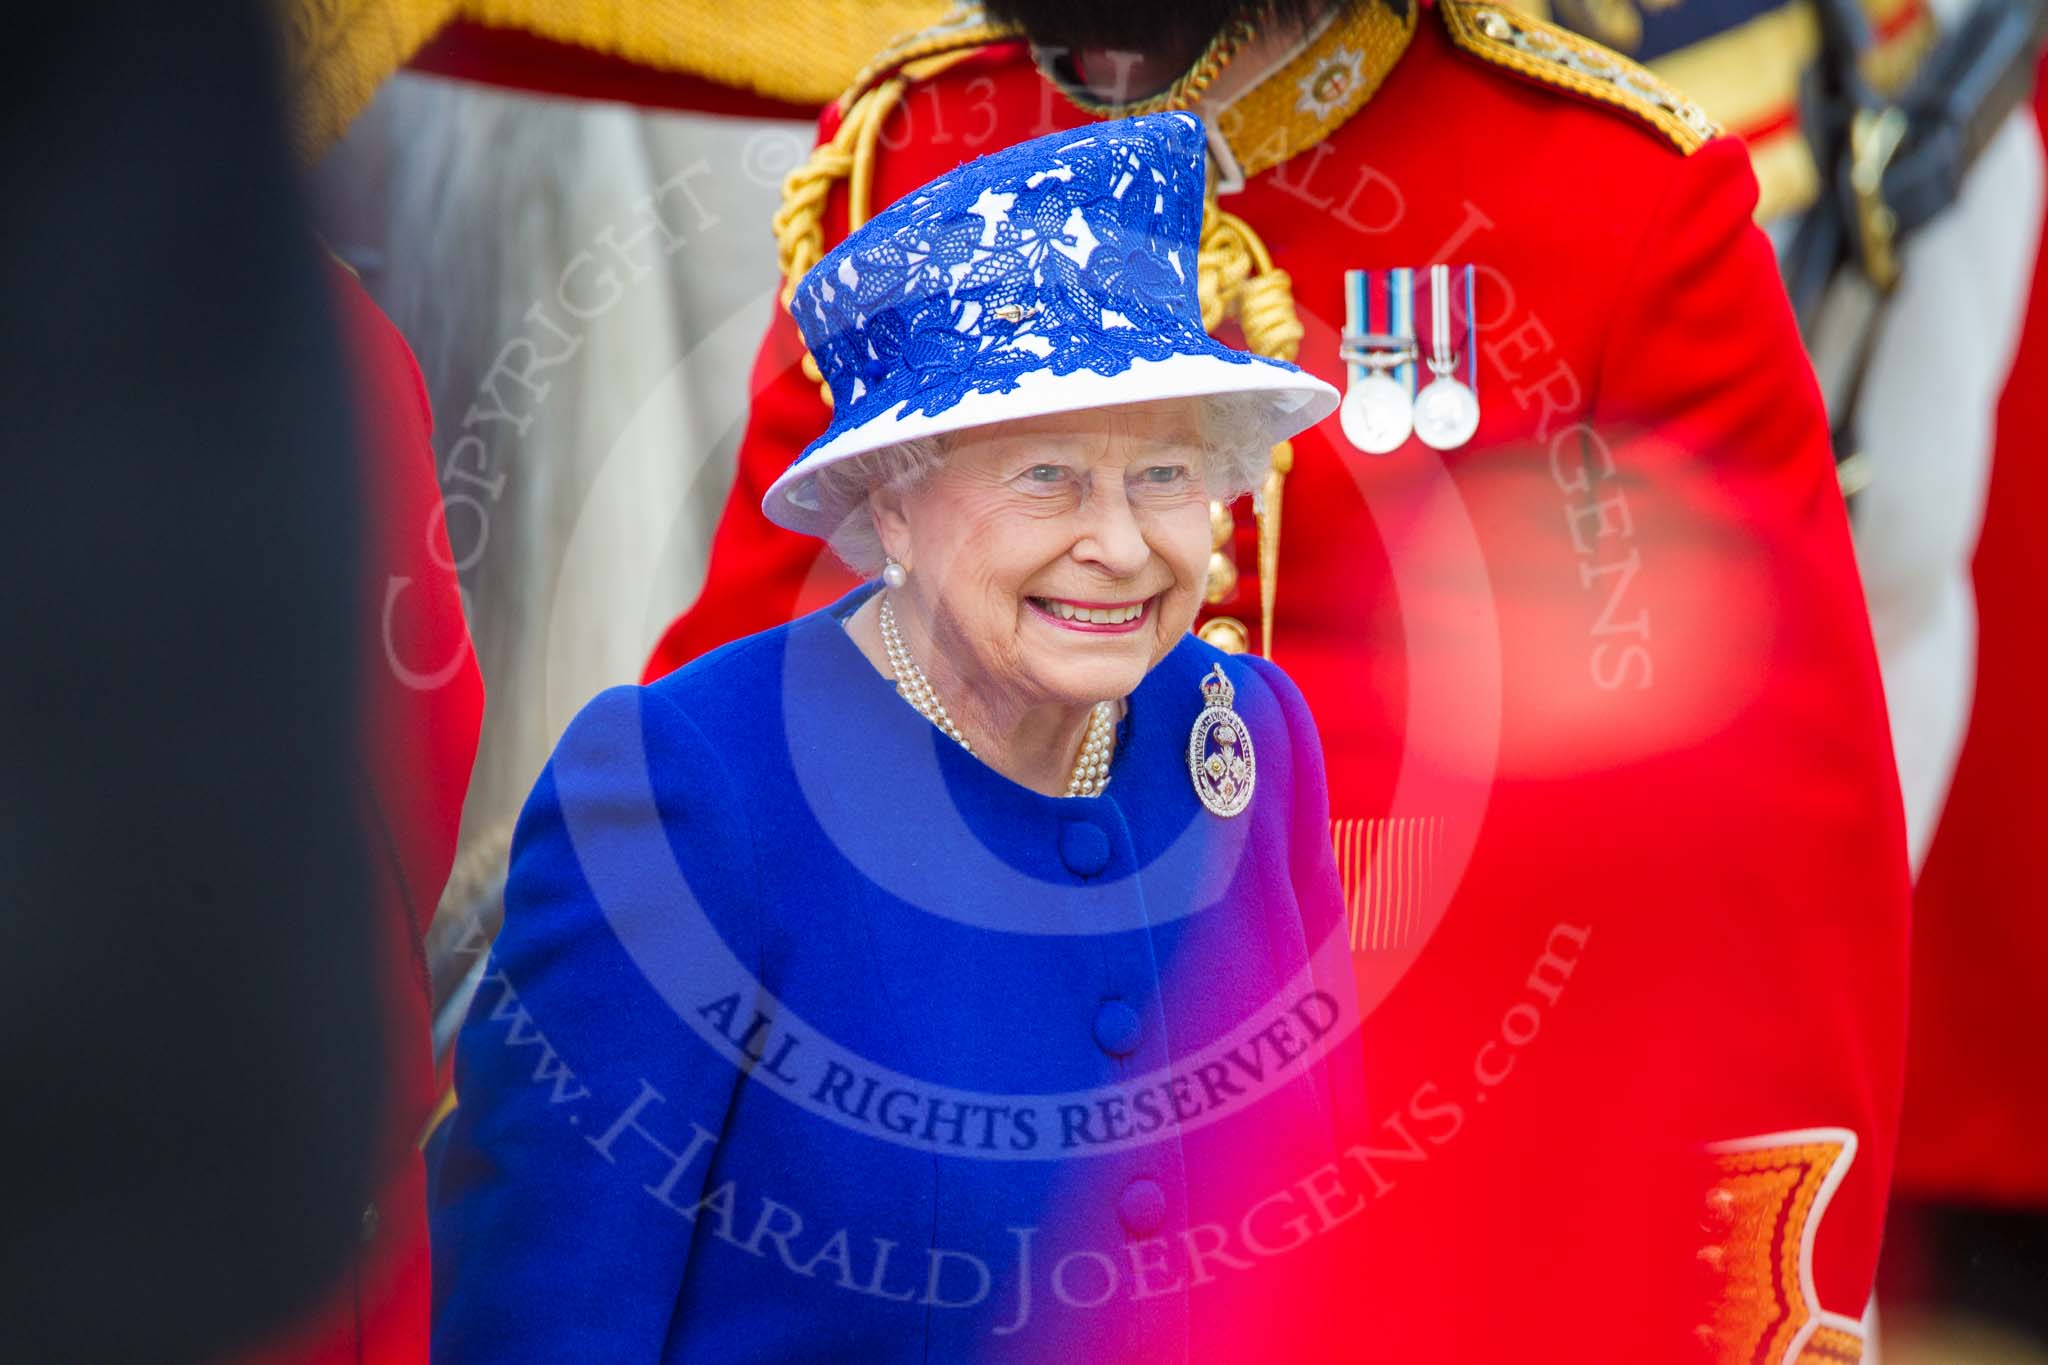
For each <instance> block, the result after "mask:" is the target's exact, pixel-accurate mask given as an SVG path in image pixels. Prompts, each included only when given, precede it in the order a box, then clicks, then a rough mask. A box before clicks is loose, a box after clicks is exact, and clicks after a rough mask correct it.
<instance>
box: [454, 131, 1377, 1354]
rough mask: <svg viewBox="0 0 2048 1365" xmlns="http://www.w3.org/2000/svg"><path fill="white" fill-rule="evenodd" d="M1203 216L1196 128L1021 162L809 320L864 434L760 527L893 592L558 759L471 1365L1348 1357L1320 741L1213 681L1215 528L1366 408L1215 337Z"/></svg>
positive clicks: (1346, 1195) (473, 1307)
mask: <svg viewBox="0 0 2048 1365" xmlns="http://www.w3.org/2000/svg"><path fill="white" fill-rule="evenodd" d="M1203 166H1204V139H1203V136H1202V131H1201V128H1200V125H1199V124H1198V123H1197V122H1196V121H1195V120H1194V119H1193V118H1192V117H1190V116H1188V115H1184V114H1167V115H1157V116H1152V117H1147V118H1140V119H1132V120H1127V121H1124V122H1121V123H1110V124H1104V125H1101V126H1099V127H1096V128H1094V129H1092V130H1088V131H1086V132H1082V133H1073V134H1062V135H1058V136H1056V137H1053V138H1047V139H1041V140H1039V141H1037V142H1032V143H1027V144H1024V145H1022V146H1020V147H1016V148H1012V149H1009V150H1007V151H1004V152H999V153H997V154H995V155H992V156H989V157H985V158H982V159H981V160H979V161H975V162H972V163H969V164H968V165H966V166H963V167H962V168H961V169H960V170H959V171H957V172H956V173H955V174H953V175H951V176H948V177H946V178H945V179H942V180H940V181H937V182H934V183H933V184H932V185H930V186H927V187H926V188H925V189H923V190H921V191H919V192H917V193H915V194H913V195H911V196H909V197H908V198H906V199H904V200H902V201H900V202H899V203H897V204H896V205H894V206H892V207H891V208H889V209H888V210H886V211H885V212H883V213H882V214H880V215H878V216H877V217H876V218H874V219H873V220H872V221H871V222H869V223H868V224H866V225H865V226H864V227H862V228H861V229H860V230H859V231H857V232H855V233H854V234H853V235H852V236H851V237H850V238H849V239H848V240H847V241H846V242H845V243H844V244H842V245H841V246H840V247H839V248H838V249H836V250H835V251H834V252H832V253H831V254H830V255H828V256H827V257H826V258H825V259H824V260H823V261H822V262H821V263H820V264H819V265H818V266H817V267H816V268H815V269H814V270H813V271H811V272H810V274H809V275H807V276H806V277H805V278H804V280H803V281H802V282H801V284H800V286H799V288H798V289H797V291H796V293H795V296H794V299H793V301H792V311H793V312H794V314H795V316H796V318H797V321H798V322H799V324H800V325H801V327H802V328H803V331H804V334H805V339H806V341H807V342H808V343H809V345H810V347H811V349H812V352H813V354H814V355H815V356H816V357H817V360H818V363H819V366H820V369H821V372H822V373H823V374H824V375H825V377H826V379H827V381H828V382H829V383H830V385H831V388H832V395H833V400H834V402H833V419H832V425H831V427H830V429H829V430H827V431H826V432H825V433H824V435H823V436H821V437H820V438H819V439H818V441H817V442H816V443H814V444H813V445H812V446H811V447H810V449H808V450H807V451H806V452H805V453H804V456H803V457H802V458H801V459H800V460H799V461H797V463H796V464H794V465H793V466H792V467H791V468H790V469H789V471H788V472H787V473H786V474H785V475H784V476H783V477H782V478H781V479H780V480H778V481H777V482H776V484H775V485H774V486H773V487H772V488H771V489H770V490H769V491H768V494H767V496H766V500H765V507H766V510H767V511H768V513H769V514H770V515H771V516H772V517H774V518H775V519H776V520H778V521H779V522H781V523H782V524H784V525H786V526H789V527H792V528H795V529H799V530H803V531H807V532H810V533H813V534H816V535H819V536H821V537H824V538H827V539H829V540H830V542H831V544H832V546H833V547H834V549H835V550H836V551H837V552H838V553H839V554H840V555H841V557H843V558H844V559H845V560H846V561H847V562H848V563H850V564H852V565H853V566H854V567H855V568H856V569H859V570H862V571H865V572H866V573H868V574H873V575H876V576H878V578H879V581H878V582H871V583H870V584H869V585H868V586H867V587H864V588H862V589H860V590H857V591H856V592H854V593H852V594H850V595H849V596H848V597H847V598H845V599H844V600H842V601H840V602H839V603H837V604H835V605H833V606H831V607H828V608H826V609H824V610H822V611H818V612H815V613H813V614H811V615H809V616H805V617H802V618H800V619H798V620H796V621H794V622H791V623H790V624H789V625H787V626H785V627H782V628H780V629H778V630H774V631H770V632H767V633H765V634H762V635H758V636H754V637H752V638H750V639H746V640H741V641H738V642H736V643H734V644H732V645H730V646H728V647H726V648H724V649H722V650H719V651H717V652H715V653H713V654H711V655H708V656H706V657H704V658H702V659H700V660H698V661H696V662H695V663H693V664H691V665H689V666H688V667H686V668H683V669H681V670H679V671H678V672H676V673H674V674H672V675H670V676H669V677H667V678H664V679H662V680H661V681H659V682H657V683H654V684H651V685H649V686H647V687H644V688H618V689H614V690H613V691H611V692H607V693H605V694H604V695H602V696H600V697H599V698H597V699H596V700H595V701H593V702H592V703H591V704H590V705H589V706H588V707H587V708H586V709H585V710H584V711H583V713H582V714H581V715H579V716H578V717H577V718H576V720H575V721H574V723H573V724H572V725H571V726H570V727H569V729H568V731H567V732H566V733H565V734H564V735H563V737H562V740H561V742H560V744H559V745H558V747H557V749H556V752H555V755H554V757H553V758H552V759H551V761H550V763H549V765H548V768H547V771H546V772H544V773H543V774H542V776H541V779H540V781H539V783H538V784H537V785H536V786H535V788H534V791H533V795H532V797H531V798H530V800H529V801H528V804H527V808H526V810H525V812H524V814H523V815H522V817H521V821H520V825H519V829H518V833H517V835H516V837H515V841H514V848H513V857H512V871H511V879H510V882H509V884H508V887H507V892H506V913H505V925H504V929H503V931H502V932H501V934H500V936H499V938H498V941H497V943H496V944H495V945H494V947H493V950H492V961H491V965H490V970H489V972H488V973H487V974H486V975H485V977H484V979H483V983H482V985H481V986H480V987H479V991H478V996H477V999H476V1003H475V1005H474V1006H473V1007H472V1011H471V1014H470V1017H469V1020H468V1022H467V1023H466V1025H465V1026H464V1029H463V1032H462V1035H461V1038H460V1040H459V1043H458V1047H457V1053H456V1087H457V1092H458V1095H459V1097H460V1104H459V1106H458V1108H457V1110H456V1112H455V1114H454V1116H453V1118H452V1119H451V1120H450V1121H449V1123H448V1125H447V1126H446V1127H445V1128H444V1130H443V1132H444V1136H445V1142H443V1143H442V1144H441V1146H440V1149H439V1155H438V1160H437V1162H436V1164H435V1166H434V1169H433V1172H432V1176H433V1190H432V1205H433V1209H434V1222H433V1233H434V1256H435V1266H434V1284H435V1294H436V1304H435V1324H434V1352H435V1358H436V1359H437V1360H440V1361H471V1360H474V1361H492V1362H500V1361H512V1360H534V1361H550V1362H554V1361H595V1360H606V1361H614V1360H616V1361H675V1362H680V1361H719V1362H729V1361H735V1360H798V1359H818V1360H859V1361H899V1360H901V1361H908V1360H918V1361H924V1360H979V1359H996V1358H1000V1359H1024V1360H1041V1359H1062V1360H1088V1361H1097V1360H1144V1361H1155V1360H1159V1361H1165V1360H1186V1359H1216V1360H1243V1359H1250V1358H1254V1357H1261V1358H1270V1357H1271V1356H1272V1355H1273V1353H1274V1352H1275V1351H1276V1350H1279V1349H1283V1348H1287V1349H1299V1350H1302V1351H1304V1352H1306V1353H1307V1356H1306V1358H1320V1355H1319V1353H1318V1348H1317V1347H1316V1346H1315V1345H1314V1343H1315V1342H1316V1340H1317V1339H1318V1338H1319V1337H1320V1335H1321V1334H1322V1333H1323V1332H1324V1331H1325V1329H1328V1330H1330V1331H1331V1332H1332V1333H1333V1334H1336V1333H1339V1332H1340V1331H1341V1320H1340V1318H1339V1316H1338V1314H1337V1313H1336V1312H1335V1311H1333V1305H1332V1304H1331V1303H1330V1302H1329V1300H1328V1299H1327V1298H1326V1297H1325V1293H1326V1291H1327V1290H1328V1289H1329V1286H1330V1283H1331V1282H1330V1280H1329V1278H1328V1272H1329V1271H1330V1270H1331V1269H1332V1258H1331V1255H1330V1252H1331V1249H1332V1248H1334V1247H1335V1246H1337V1245H1338V1244H1339V1243H1340V1238H1341V1237H1342V1236H1345V1235H1348V1232H1344V1231H1340V1226H1341V1225H1344V1224H1347V1223H1349V1221H1350V1219H1351V1217H1352V1215H1354V1214H1355V1213H1356V1212H1357V1211H1358V1210H1359V1209H1360V1208H1362V1207H1363V1205H1362V1202H1361V1200H1360V1198H1359V1196H1358V1194H1357V1193H1356V1190H1355V1189H1354V1188H1352V1186H1351V1185H1349V1184H1347V1172H1346V1170H1345V1169H1344V1165H1343V1162H1344V1160H1345V1158H1344V1155H1343V1153H1344V1150H1345V1135H1346V1132H1347V1130H1348V1128H1349V1127H1350V1126H1351V1125H1355V1124H1357V1123H1358V1122H1359V1115H1360V1111H1361V1107H1362V1106H1361V1105H1360V1102H1359V1097H1358V1093H1357V1092H1358V1089H1359V1086H1360V1083H1361V1077H1360V1075H1359V1061H1358V1057H1357V1054H1356V1052H1355V1049H1348V1048H1347V1039H1348V1037H1349V1036H1350V1034H1351V1032H1352V1030H1353V1029H1354V1028H1355V1025H1356V1022H1357V1021H1356V1017H1355V1005H1354V1003H1353V999H1352V994H1351V990H1350V969H1349V961H1348V957H1347V955H1346V953H1345V940H1344V935H1343V933H1342V908H1341V898H1340V894H1339V891H1338V889H1337V882H1336V877H1335V872H1334V867H1333V859H1332V855H1331V849H1330V844H1329V836H1328V827H1327V810H1326V801H1325V796H1324V792H1323V773H1322V761H1321V757H1320V754H1319V751H1318V747H1317V741H1316V735H1315V728H1314V725H1313V723H1312V722H1311V720H1310V717H1309V715H1308V713H1307V711H1306V709H1305V707H1304V706H1303V704H1302V701H1301V698H1300V695H1299V694H1298V693H1297V692H1296V691H1295V689H1294V688H1293V686H1292V685H1291V684H1290V683H1289V682H1288V681H1287V679H1286V678H1285V676H1284V675H1282V674H1281V673H1280V672H1279V671H1278V670H1277V669H1275V668H1273V667H1272V666H1271V665H1270V664H1267V663H1265V662H1264V661H1261V660H1256V659H1251V658H1247V657H1227V656H1225V655H1223V654H1220V653H1218V652H1217V651H1216V650H1214V649H1212V648H1210V647H1209V646H1207V645H1205V644H1203V643H1201V642H1199V641H1197V640H1195V639H1194V638H1193V637H1191V636H1190V635H1189V634H1188V630H1189V627H1190V625H1191V624H1192V622H1193V620H1194V617H1195V611H1196V607H1197V603H1198V601H1199V597H1200V590H1201V585H1202V583H1203V581H1204V575H1205V570H1206V565H1207V559H1208V551H1209V545H1210V514H1209V503H1210V501H1211V500H1212V499H1223V500H1227V499H1230V498H1233V497H1235V496H1237V495H1239V494H1241V493H1242V492H1244V491H1245V490H1246V489H1247V488H1249V487H1252V486H1254V484H1255V483H1256V481H1257V480H1258V478H1259V477H1260V476H1261V474H1262V473H1263V470H1264V468H1265V461H1266V459H1267V452H1268V450H1269V448H1270V447H1271V445H1272V444H1273V443H1274V442H1275V441H1277V440H1280V439H1284V438H1285V437H1287V436H1289V435H1291V434H1293V433H1294V432H1296V431H1298V430H1300V429H1301V428H1302V427H1304V426H1305V425H1307V424H1308V423H1310V422H1312V421H1315V420H1318V419H1320V418H1321V417H1323V416H1326V415H1327V414H1328V413H1329V412H1330V411H1331V409H1332V408H1333V407H1334V406H1335V399H1336V395H1335V393H1334V392H1333V391H1332V390H1330V389H1329V388H1328V386H1326V385H1324V384H1322V383H1321V382H1320V381H1318V380H1315V379H1313V378H1311V377H1309V376H1307V375H1304V374H1302V373H1301V372H1299V371H1298V370H1295V369H1294V368H1293V367H1291V366H1286V365H1281V364H1277V363H1272V362H1266V361H1262V360H1257V359H1254V358H1252V357H1248V356H1246V355H1244V354H1242V353H1239V352H1236V351H1233V350H1230V349H1229V348H1227V347H1224V346H1222V345H1220V344H1219V343H1217V342H1215V341H1213V340H1211V339H1210V338H1209V337H1208V336H1207V335H1206V334H1205V333H1204V332H1203V330H1202V327H1201V323H1200V315H1199V309H1198V307H1197V304H1196V299H1195V290H1194V282H1193V262H1194V260H1195V247H1196V235H1197V232H1198V229H1199V226H1200V221H1201V213H1202V202H1203V183H1202V178H1203ZM1290 1337H1292V1338H1295V1340H1292V1341H1290V1340H1289V1338H1290Z"/></svg>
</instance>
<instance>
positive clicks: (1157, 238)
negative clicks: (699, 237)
mask: <svg viewBox="0 0 2048 1365" xmlns="http://www.w3.org/2000/svg"><path fill="white" fill-rule="evenodd" d="M1206 154H1207V144H1206V142H1205V140H1204V138H1203V133H1202V125H1201V122H1200V120H1198V119H1196V118H1195V117H1194V116H1193V115H1191V114H1185V113H1167V114H1152V115H1147V116H1145V117H1142V118H1134V119H1125V120H1122V121H1119V122H1116V123H1106V124H1101V125H1098V126H1096V127H1094V128H1089V129H1083V130H1076V131H1074V132H1067V133H1058V134H1055V135H1053V136H1051V137H1043V138H1038V139H1036V140H1034V141H1031V142H1025V143H1020V144H1019V145H1017V146H1015V147H1011V148H1008V149H1006V150H1004V151H1000V152H996V153H992V154H991V155H989V156H986V157H982V158H980V159H979V160H977V161H974V162H970V163H969V164H967V165H965V166H963V167H961V168H960V169H959V170H957V171H955V172H953V173H952V174H951V175H947V176H944V177H942V178H940V179H938V180H935V181H933V182H932V183H931V184H929V185H926V186H925V187H924V188H923V189H921V190H919V191H917V192H916V193H914V194H911V195H909V196H907V197H905V198H904V199H901V200H899V201H897V202H896V203H895V204H893V205H891V206H890V207H889V208H888V209H886V210H884V211H883V212H882V213H880V214H877V215H876V216H875V217H874V218H873V219H871V220H869V221H868V223H867V224H866V225H865V226H863V227H862V228H861V229H860V230H859V231H858V232H856V233H854V234H853V235H852V236H851V237H849V238H848V239H847V240H846V241H845V242H843V243H841V244H840V246H839V247H838V248H836V249H835V250H833V251H832V252H831V253H830V254H828V255H827V256H826V257H825V258H824V259H823V260H822V261H820V262H819V263H818V264H817V266H816V267H814V268H813V269H812V270H811V272H810V273H809V274H807V275H805V276H804V278H803V280H802V281H801V283H800V284H799V285H798V287H797V291H796V294H795V297H794V298H793V299H792V300H791V312H792V313H793V314H794V315H795V317H796V321H797V325H798V326H799V327H800V328H801V329H802V331H803V334H804V339H805V341H806V342H807V343H808V344H809V346H810V349H811V354H812V355H813V356H815V357H816V358H817V362H818V367H819V370H820V372H821V373H822V374H823V375H824V376H825V381H826V383H828V384H829V385H830V386H831V388H832V398H833V429H834V430H835V431H843V430H848V429H851V428H854V427H858V426H861V425H863V424H864V423H866V422H868V421H869V420H871V419H873V418H875V417H878V416H880V415H882V414H884V413H886V412H889V411H890V410H892V409H893V408H895V407H896V405H897V404H899V403H905V404H908V407H907V408H906V409H905V411H906V413H908V412H918V413H922V414H924V415H926V416H936V415H937V414H939V413H941V412H944V411H945V410H946V409H948V408H950V407H952V406H953V405H954V404H956V403H958V402H959V401H960V400H961V399H962V398H964V397H966V396H967V395H968V394H969V393H978V394H995V393H1007V392H1009V391H1011V390H1012V389H1014V388H1015V387H1016V386H1017V382H1018V380H1019V379H1020V378H1021V377H1022V376H1023V375H1025V374H1027V373H1031V372H1033V371H1038V370H1046V371H1050V372H1051V373H1053V374H1059V375H1066V374H1073V373H1075V372H1077V371H1079V370H1083V369H1086V370H1092V371H1094V372H1095V373H1097V374H1100V375H1105V376H1113V375H1118V374H1121V373H1123V372H1124V371H1125V370H1128V369H1129V368H1130V366H1131V364H1132V362H1133V361H1136V360H1140V359H1144V360H1160V359H1164V358H1165V357H1167V356H1170V355H1175V354H1183V353H1189V352H1195V353H1200V354H1203V355H1210V356H1216V357H1218V358H1220V359H1224V360H1229V361H1233V362H1237V363H1240V364H1250V363H1251V357H1249V356H1248V355H1245V354H1244V353H1242V352H1239V351H1236V350H1233V349H1231V348H1230V347H1227V346H1223V345H1221V344H1219V343H1217V342H1215V341H1214V340H1212V339H1211V338H1210V337H1209V335H1208V333H1207V332H1206V331H1205V330H1204V329H1203V327H1202V313H1201V304H1200V301H1199V299H1198V297H1197V294H1196V287H1195V270H1196V255H1197V251H1198V249H1199V245H1200V234H1201V227H1202V200H1203V179H1204V168H1205V165H1206Z"/></svg>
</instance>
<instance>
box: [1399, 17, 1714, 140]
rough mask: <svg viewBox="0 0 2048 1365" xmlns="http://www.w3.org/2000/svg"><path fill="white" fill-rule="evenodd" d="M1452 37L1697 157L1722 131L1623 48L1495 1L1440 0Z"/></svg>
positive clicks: (1483, 56) (1487, 57)
mask: <svg viewBox="0 0 2048 1365" xmlns="http://www.w3.org/2000/svg"><path fill="white" fill-rule="evenodd" d="M1436 8H1437V12H1438V13H1439V14H1441V15H1442V16H1443V21H1444V28H1445V29H1446V30H1448V31H1449V33H1450V35H1451V41H1452V42H1454V43H1456V44H1457V45H1458V46H1459V47H1462V48H1464V49H1465V50H1466V51H1467V52H1469V53H1471V54H1472V55H1473V56H1475V57H1477V58H1479V59H1480V60H1481V61H1485V62H1491V63H1493V64H1494V65H1495V66H1502V67H1506V68H1507V69H1508V70H1510V71H1512V72H1514V73H1515V74H1517V75H1519V76H1524V77H1526V78H1528V79H1529V80H1532V81H1537V82H1540V83H1542V84H1544V85H1549V86H1554V87H1556V88H1557V89H1560V90H1568V91H1570V92H1571V93H1573V94H1575V95H1578V96H1581V97H1582V98H1585V99H1589V100H1593V101H1596V102H1597V103H1600V104H1605V105H1608V106H1610V107H1611V108H1615V109H1619V110H1621V111H1622V112H1624V113H1627V114H1632V115H1634V116H1635V117H1636V119H1637V120H1639V121H1640V122H1642V123H1646V124H1648V125H1649V126H1650V127H1652V128H1654V129H1655V130H1656V131H1657V132H1659V133H1661V134H1663V136H1664V137H1665V139H1666V140H1667V141H1669V142H1670V143H1671V144H1672V145H1673V146H1675V147H1677V148H1678V150H1679V151H1681V152H1684V153H1685V154H1686V155H1688V156H1690V155H1692V153H1694V152H1695V151H1698V150H1699V148H1700V147H1701V145H1702V144H1704V143H1706V142H1707V141H1708V140H1710V139H1712V138H1715V137H1719V136H1720V134H1721V129H1720V126H1719V125H1718V124H1716V123H1715V122H1714V121H1713V120H1712V119H1710V118H1708V117H1707V114H1706V111H1705V110H1703V109H1701V108H1700V107H1699V106H1698V105H1697V104H1694V103H1693V102H1692V101H1691V100H1689V99H1687V98H1686V97H1685V96H1683V95H1681V94H1679V93H1678V91H1676V90H1674V89H1672V88H1671V87H1670V86H1668V85H1666V84H1665V83H1664V82H1663V81H1661V80H1659V79H1658V78H1657V77H1655V76H1653V75H1651V74H1650V72H1648V71H1647V70H1645V69H1644V68H1643V67H1641V66H1638V65H1637V64H1636V63H1634V62H1632V61H1630V60H1629V59H1628V58H1626V57H1624V56H1622V55H1621V54H1620V53H1618V52H1614V51H1612V50H1610V49H1608V48H1604V47H1602V46H1600V44H1598V43H1596V42H1594V41H1592V40H1591V39H1590V38H1582V37H1580V36H1579V35H1578V34H1576V33H1573V32H1571V31H1570V30H1569V29H1563V28H1559V27H1558V26H1557V25H1555V24H1550V23H1545V22H1544V21H1543V20H1541V19H1532V18H1530V17H1529V16H1528V15H1526V14H1521V13H1517V12H1516V11H1515V10H1512V9H1509V8H1507V7H1506V6H1504V5H1499V4H1493V3H1489V2H1488V0H1439V3H1438V4H1437V7H1436Z"/></svg>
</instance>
